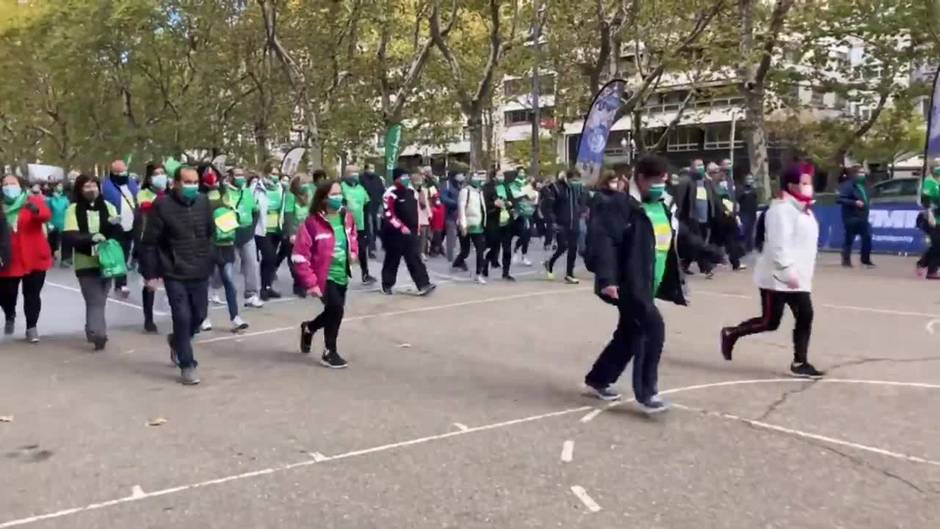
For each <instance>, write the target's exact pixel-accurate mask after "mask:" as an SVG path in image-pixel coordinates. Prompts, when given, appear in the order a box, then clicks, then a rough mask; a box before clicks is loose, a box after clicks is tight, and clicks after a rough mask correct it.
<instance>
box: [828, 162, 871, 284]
mask: <svg viewBox="0 0 940 529" xmlns="http://www.w3.org/2000/svg"><path fill="white" fill-rule="evenodd" d="M837 202H838V203H839V205H840V206H842V225H843V226H844V227H845V242H844V243H843V244H842V266H844V267H846V268H852V244H853V243H854V242H855V237H856V236H858V237H859V238H861V239H862V251H861V257H862V265H864V266H867V267H869V268H872V267H874V266H875V265H874V263H872V262H871V222H869V221H868V213H869V212H870V211H871V200H870V199H869V196H868V190H867V189H866V188H865V168H864V167H863V166H861V165H855V166H852V167H850V168H849V170H848V178H846V179H845V181H844V182H842V184H841V185H840V186H839V198H838V199H837Z"/></svg>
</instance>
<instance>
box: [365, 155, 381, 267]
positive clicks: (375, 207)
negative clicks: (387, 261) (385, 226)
mask: <svg viewBox="0 0 940 529" xmlns="http://www.w3.org/2000/svg"><path fill="white" fill-rule="evenodd" d="M361 180H362V186H363V187H365V188H366V191H367V192H368V193H369V203H368V204H367V205H366V232H367V235H368V237H369V248H368V256H369V259H375V258H376V256H375V250H376V239H378V238H379V227H380V226H381V222H382V204H383V202H382V197H383V196H384V195H385V181H384V180H383V179H382V177H381V176H379V175H378V174H376V172H375V166H374V165H372V164H370V163H368V164H366V165H365V171H364V172H363V173H362V178H361ZM362 252H363V253H366V249H362Z"/></svg>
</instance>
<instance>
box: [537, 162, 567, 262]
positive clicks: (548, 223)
mask: <svg viewBox="0 0 940 529" xmlns="http://www.w3.org/2000/svg"><path fill="white" fill-rule="evenodd" d="M565 178H566V173H565V172H564V171H559V172H558V174H557V175H556V176H555V181H556V182H557V181H559V180H564V179H565ZM554 210H555V182H543V183H542V188H541V189H539V216H541V217H542V223H543V224H544V225H545V228H544V230H543V232H542V250H543V251H545V252H547V251H549V250H551V249H553V248H557V247H558V245H557V241H556V233H555V211H554Z"/></svg>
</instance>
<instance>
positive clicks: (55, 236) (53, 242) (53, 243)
mask: <svg viewBox="0 0 940 529" xmlns="http://www.w3.org/2000/svg"><path fill="white" fill-rule="evenodd" d="M46 238H47V239H48V241H49V249H50V250H52V256H53V257H56V254H57V253H58V252H59V245H61V244H62V232H60V231H59V230H55V229H50V230H49V234H48V235H47V236H46ZM59 259H62V256H61V255H59Z"/></svg>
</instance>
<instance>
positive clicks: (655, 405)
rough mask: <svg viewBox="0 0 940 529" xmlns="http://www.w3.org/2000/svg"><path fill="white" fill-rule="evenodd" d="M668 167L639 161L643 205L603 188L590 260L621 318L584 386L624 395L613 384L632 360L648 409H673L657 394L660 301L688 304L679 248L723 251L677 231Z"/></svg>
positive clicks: (611, 396)
mask: <svg viewBox="0 0 940 529" xmlns="http://www.w3.org/2000/svg"><path fill="white" fill-rule="evenodd" d="M666 169H667V165H666V162H665V160H663V159H662V158H660V157H658V156H645V157H643V158H642V159H640V160H639V162H638V163H637V166H636V170H635V173H634V174H635V176H634V178H633V184H632V185H634V186H635V187H636V189H637V191H639V194H640V196H641V197H642V199H643V202H642V203H641V202H639V201H637V200H636V199H634V198H633V197H631V196H630V195H629V194H627V193H622V192H619V191H613V190H611V189H607V190H604V189H601V190H599V194H602V195H604V197H603V200H602V199H598V200H595V201H594V202H593V206H594V208H593V209H592V210H591V216H590V224H589V229H588V243H587V249H586V252H585V263H586V264H587V265H588V267H589V269H590V270H591V271H592V272H594V278H595V283H594V288H595V292H596V293H597V295H598V296H599V297H600V298H601V299H602V300H604V301H605V302H607V303H610V304H613V305H616V306H617V309H618V311H619V319H618V321H617V328H616V330H615V331H614V334H613V337H612V338H611V340H610V342H609V343H608V344H607V346H606V347H605V348H604V350H603V351H602V352H601V354H600V356H599V357H598V358H597V361H596V362H595V363H594V366H593V367H592V368H591V371H590V372H589V373H588V374H587V376H586V377H585V384H586V385H587V386H588V387H589V388H590V389H591V390H592V391H593V393H594V394H595V395H596V396H597V397H599V398H601V399H604V400H617V399H619V398H620V395H619V394H618V393H617V392H615V391H613V390H612V389H610V386H611V384H613V383H615V382H616V381H617V379H618V378H619V377H620V375H621V374H622V373H623V371H624V369H626V366H627V364H628V363H629V362H630V360H631V358H632V359H633V362H634V366H633V391H634V394H635V396H636V400H637V403H638V405H639V406H640V408H641V409H642V410H643V411H644V412H646V413H657V412H660V411H664V410H666V409H667V407H668V406H667V405H666V404H665V403H664V402H663V401H662V399H660V398H659V397H658V391H659V390H658V387H657V382H658V368H659V360H660V356H661V354H662V348H663V342H664V340H665V324H664V322H663V318H662V315H661V314H660V312H659V309H657V308H656V304H655V303H654V302H653V300H654V299H655V298H659V299H662V300H665V301H670V302H673V303H676V304H678V305H686V304H687V301H686V295H685V281H684V279H683V275H682V270H681V268H680V265H679V255H678V253H677V251H676V248H677V243H679V242H680V241H679V239H680V238H683V239H685V240H683V241H681V242H682V243H683V245H685V246H687V247H690V248H695V249H697V250H698V251H700V252H701V253H702V254H705V255H708V254H714V253H715V252H718V250H717V249H715V248H712V247H710V246H708V245H706V244H705V242H704V241H703V240H702V239H701V237H698V236H697V235H695V234H688V233H685V234H684V233H683V231H682V230H681V228H680V231H679V232H678V233H676V231H675V228H674V227H673V226H674V225H673V218H672V215H671V213H670V211H669V208H668V207H667V206H666V205H665V204H664V203H663V202H662V200H661V198H662V195H663V192H664V190H665V182H666Z"/></svg>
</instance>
